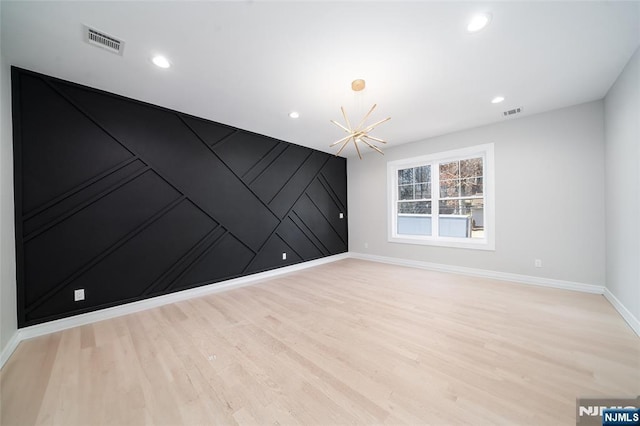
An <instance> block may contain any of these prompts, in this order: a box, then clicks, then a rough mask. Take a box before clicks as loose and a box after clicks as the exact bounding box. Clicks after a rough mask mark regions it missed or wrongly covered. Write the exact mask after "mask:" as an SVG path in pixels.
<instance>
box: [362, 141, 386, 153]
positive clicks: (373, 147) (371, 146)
mask: <svg viewBox="0 0 640 426" xmlns="http://www.w3.org/2000/svg"><path fill="white" fill-rule="evenodd" d="M360 140H361V141H362V142H364V143H365V144H367V146H368V147H369V148H371V149H375V150H376V151H378V152H379V153H380V154H382V155H384V152H382V150H380V148H378V147H377V146H375V145H372V144H370V143H369V142H367V141H366V140H364V138H362V139H360Z"/></svg>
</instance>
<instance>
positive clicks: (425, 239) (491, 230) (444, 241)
mask: <svg viewBox="0 0 640 426" xmlns="http://www.w3.org/2000/svg"><path fill="white" fill-rule="evenodd" d="M474 156H475V157H483V158H484V170H483V174H484V176H483V177H484V193H485V205H484V215H485V216H484V238H456V237H440V236H434V235H430V236H425V235H402V234H400V235H399V234H398V233H397V226H398V225H397V224H398V221H397V208H398V203H397V202H396V201H397V200H396V198H397V191H398V182H397V181H398V170H399V169H406V168H409V167H417V166H422V165H425V164H430V163H433V162H446V161H448V160H457V159H460V158H461V157H474ZM494 168H495V163H494V144H493V143H488V144H483V145H476V146H472V147H468V148H461V149H454V150H451V151H445V152H438V153H434V154H429V155H424V156H420V157H412V158H406V159H402V160H395V161H389V162H387V206H388V214H387V223H388V241H389V242H392V243H403V244H421V245H429V246H440V247H455V248H466V249H476V250H495V171H494ZM434 173H438V170H434V169H433V168H432V170H431V175H432V176H433V175H434ZM435 191H439V188H435V187H434V186H432V189H431V194H432V196H433V195H434V194H435ZM434 205H435V198H432V208H433V206H434ZM434 219H435V220H437V217H435V218H434ZM433 229H436V228H435V226H434V228H433Z"/></svg>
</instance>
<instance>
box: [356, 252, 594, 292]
mask: <svg viewBox="0 0 640 426" xmlns="http://www.w3.org/2000/svg"><path fill="white" fill-rule="evenodd" d="M350 255H351V257H352V258H356V259H363V260H371V261H374V262H382V263H389V264H392V265H400V266H410V267H413V268H420V269H428V270H430V271H439V272H451V273H454V274H462V275H470V276H474V277H483V278H491V279H495V280H501V281H510V282H515V283H521V284H531V285H537V286H543V287H553V288H560V289H564V290H574V291H580V292H583V293H595V294H604V286H599V285H593V284H583V283H577V282H573V281H563V280H556V279H552V278H542V277H533V276H530V275H521V274H512V273H510V272H499V271H490V270H487V269H476V268H467V267H464V266H455V265H444V264H441V263H431V262H423V261H420V260H408V259H399V258H396V257H386V256H375V255H371V254H366V253H355V252H351V253H350Z"/></svg>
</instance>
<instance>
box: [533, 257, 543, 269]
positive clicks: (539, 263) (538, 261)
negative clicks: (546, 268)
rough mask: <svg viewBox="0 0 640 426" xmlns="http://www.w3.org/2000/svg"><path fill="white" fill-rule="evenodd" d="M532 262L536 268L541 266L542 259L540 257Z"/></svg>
mask: <svg viewBox="0 0 640 426" xmlns="http://www.w3.org/2000/svg"><path fill="white" fill-rule="evenodd" d="M533 264H534V265H535V267H536V268H542V260H540V259H536V260H534V261H533Z"/></svg>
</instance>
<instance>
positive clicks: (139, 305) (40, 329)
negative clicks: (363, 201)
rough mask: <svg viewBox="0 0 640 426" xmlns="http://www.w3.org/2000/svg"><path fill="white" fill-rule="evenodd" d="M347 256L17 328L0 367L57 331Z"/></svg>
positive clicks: (306, 263) (344, 254) (328, 258)
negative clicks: (22, 347)
mask: <svg viewBox="0 0 640 426" xmlns="http://www.w3.org/2000/svg"><path fill="white" fill-rule="evenodd" d="M348 257H349V254H348V253H342V254H336V255H333V256H327V257H323V258H320V259H315V260H310V261H308V262H302V263H297V264H295V265H290V266H283V267H282V268H278V269H272V270H270V271H265V272H259V273H256V274H251V275H247V276H244V277H239V278H234V279H231V280H227V281H222V282H219V283H213V284H209V285H204V286H202V287H196V288H191V289H188V290H182V291H178V292H175V293H170V294H165V295H162V296H156V297H152V298H150V299H145V300H140V301H137V302H131V303H127V304H124V305H119V306H114V307H112V308H106V309H100V310H98V311H93V312H87V313H85V314H80V315H75V316H72V317H68V318H62V319H59V320H54V321H49V322H45V323H42V324H37V325H32V326H29V327H24V328H21V329H18V331H17V332H16V333H15V334H14V335H13V336H12V337H11V339H10V341H9V343H8V344H7V345H6V346H5V347H4V348H3V350H2V352H0V368H2V366H3V365H4V363H5V362H6V361H7V360H8V359H9V357H10V356H11V354H12V353H13V351H14V350H15V349H16V348H17V347H18V344H19V343H20V342H21V341H23V340H26V339H31V338H33V337H38V336H43V335H45V334H50V333H55V332H57V331H62V330H66V329H69V328H73V327H78V326H81V325H85V324H92V323H95V322H98V321H103V320H106V319H110V318H116V317H120V316H123V315H128V314H132V313H135V312H140V311H144V310H147V309H151V308H156V307H159V306H163V305H167V304H170V303H175V302H179V301H182V300H187V299H193V298H195V297H200V296H204V295H207V294H213V293H220V292H223V291H228V290H232V289H235V288H239V287H244V286H249V285H253V284H256V283H258V282H261V281H264V280H266V279H270V278H275V277H278V276H281V275H284V274H288V273H291V272H295V271H300V270H303V269H307V268H311V267H314V266H318V265H323V264H325V263H331V262H335V261H337V260H341V259H346V258H348Z"/></svg>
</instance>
